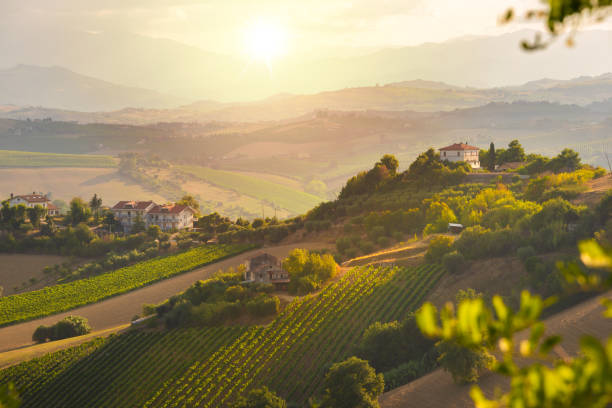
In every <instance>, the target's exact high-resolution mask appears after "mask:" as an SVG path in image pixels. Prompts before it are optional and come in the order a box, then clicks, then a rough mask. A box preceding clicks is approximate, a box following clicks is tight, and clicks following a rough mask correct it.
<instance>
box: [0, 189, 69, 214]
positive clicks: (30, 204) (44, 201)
mask: <svg viewBox="0 0 612 408" xmlns="http://www.w3.org/2000/svg"><path fill="white" fill-rule="evenodd" d="M8 202H9V205H10V206H11V207H15V206H17V205H24V206H26V207H27V208H34V207H36V206H37V205H39V206H41V207H42V208H44V209H45V210H47V214H49V215H52V216H53V215H58V214H59V210H58V208H57V207H56V206H54V205H53V204H51V201H50V200H49V199H48V198H47V196H46V195H45V194H42V193H38V194H37V193H36V192H33V193H32V194H24V195H13V193H11V198H9V200H8Z"/></svg>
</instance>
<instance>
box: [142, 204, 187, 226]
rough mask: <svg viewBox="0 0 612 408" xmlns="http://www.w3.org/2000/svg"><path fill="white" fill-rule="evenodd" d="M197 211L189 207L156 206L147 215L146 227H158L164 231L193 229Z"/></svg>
mask: <svg viewBox="0 0 612 408" xmlns="http://www.w3.org/2000/svg"><path fill="white" fill-rule="evenodd" d="M194 215H195V211H194V210H193V209H192V208H191V207H189V206H187V205H177V204H168V205H156V206H154V207H153V208H151V209H150V210H149V211H148V212H147V215H146V218H145V224H146V226H147V227H148V226H150V225H157V226H159V228H161V230H162V231H175V230H181V229H185V228H192V227H193V222H194V219H193V216H194Z"/></svg>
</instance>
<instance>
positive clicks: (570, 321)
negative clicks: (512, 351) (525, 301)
mask: <svg viewBox="0 0 612 408" xmlns="http://www.w3.org/2000/svg"><path fill="white" fill-rule="evenodd" d="M602 298H606V299H612V292H608V293H607V294H605V295H604V296H602ZM600 299H601V298H595V299H591V300H588V301H586V302H584V303H581V304H579V305H577V306H574V307H572V308H569V309H567V310H565V311H563V312H561V313H558V314H556V315H555V316H553V317H550V318H548V319H547V320H546V321H545V324H546V327H547V330H548V331H549V332H550V333H555V334H560V335H561V336H562V337H563V342H562V343H561V345H560V346H558V347H557V348H556V349H555V357H557V358H565V357H566V356H567V355H570V356H575V355H576V351H577V350H578V347H579V339H580V337H582V336H583V335H592V336H595V337H597V338H599V339H600V340H604V341H605V339H606V338H607V337H608V336H609V335H610V333H611V332H612V321H610V319H606V318H604V317H603V316H602V312H603V307H602V305H601V302H600ZM522 337H526V336H525V335H524V336H522ZM478 385H479V386H480V387H481V388H482V389H483V391H484V393H485V395H487V396H488V397H489V398H491V397H492V396H493V395H494V392H495V388H497V387H499V388H502V389H507V387H508V383H507V380H506V379H505V378H503V377H500V376H497V375H494V374H486V375H484V376H483V377H481V379H480V380H479V381H478ZM469 391H470V386H469V385H456V384H455V383H453V380H452V378H451V376H450V374H448V373H445V372H444V371H442V370H437V371H435V372H433V373H431V374H429V375H427V376H425V377H423V378H420V379H418V380H415V381H413V382H411V383H410V384H407V385H405V386H403V387H400V388H397V389H395V390H392V391H390V392H387V393H385V394H383V395H382V396H381V397H380V405H381V407H382V408H400V407H401V408H411V407H415V408H416V407H418V408H429V407H431V408H434V407H435V408H438V407H454V408H464V407H465V408H468V407H473V406H474V402H473V401H472V399H471V398H470V396H469Z"/></svg>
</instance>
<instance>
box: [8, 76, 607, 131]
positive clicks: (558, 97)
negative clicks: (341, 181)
mask: <svg viewBox="0 0 612 408" xmlns="http://www.w3.org/2000/svg"><path fill="white" fill-rule="evenodd" d="M49 70H51V71H58V72H61V73H64V74H66V75H67V77H69V78H78V79H81V78H83V77H80V76H77V75H73V76H70V75H68V74H67V73H66V71H65V70H61V69H57V68H53V69H49ZM19 71H26V72H29V73H40V72H43V73H45V74H46V73H47V69H35V68H33V67H20V69H19ZM26 77H27V76H23V78H26ZM47 77H48V76H45V78H47ZM0 78H2V75H1V74H0ZM87 80H88V81H86V82H85V84H86V85H83V83H82V82H79V81H77V82H76V83H75V84H72V85H69V84H65V85H64V86H59V85H57V81H55V82H48V83H47V84H46V85H45V83H41V85H40V88H41V89H45V86H46V87H47V88H50V89H51V90H54V89H55V90H56V92H55V93H52V92H51V91H47V95H41V97H42V98H44V97H46V98H51V97H52V95H54V96H56V97H58V98H60V99H62V98H63V97H66V96H67V93H66V92H60V91H58V89H77V90H83V91H84V92H83V93H79V94H78V95H79V97H80V100H81V101H80V102H78V101H77V99H79V98H76V97H74V98H71V99H70V100H71V101H72V102H70V104H77V103H80V104H81V106H94V105H96V104H101V103H103V102H105V103H120V101H122V100H128V99H130V98H131V100H140V101H142V100H143V98H146V97H147V96H148V95H151V96H150V99H148V100H149V101H153V100H158V101H160V102H159V103H162V102H163V101H164V100H163V99H161V98H162V97H161V95H159V94H157V93H152V91H145V90H141V89H135V90H132V89H130V88H125V87H119V86H117V87H114V86H112V85H111V84H107V83H105V82H100V81H95V80H92V79H90V78H88V79H87ZM25 81H28V82H38V81H50V79H44V78H43V79H36V78H34V79H30V80H28V79H22V82H25ZM1 82H2V81H1V80H0V83H1ZM17 82H18V81H17V80H13V81H12V84H13V86H14V88H18V87H19V85H18V84H17ZM54 83H55V84H56V85H55V86H54V85H53V84H54ZM100 84H102V85H105V87H103V86H102V85H100ZM86 90H89V91H86ZM98 90H104V92H98ZM122 93H126V94H128V95H127V96H125V97H124V98H123V99H114V97H117V98H119V96H118V95H122ZM9 94H10V93H9ZM99 94H103V95H107V94H112V95H114V97H112V98H111V97H109V99H108V100H107V99H104V98H103V99H102V101H100V100H99V99H92V100H88V99H87V98H88V97H90V98H94V96H95V95H99ZM4 95H6V93H5V94H2V93H0V98H1V97H3V96H4ZM156 97H157V99H155V98H156ZM21 98H22V100H24V99H25V98H30V99H31V100H36V98H37V94H34V95H21ZM160 99H161V100H160ZM62 100H64V99H62ZM167 100H172V98H170V97H169V98H168V99H167ZM519 101H520V102H547V103H549V104H563V105H579V106H582V107H588V108H589V109H590V110H592V111H596V112H600V113H607V112H610V104H611V103H612V102H611V101H612V74H603V75H599V76H596V77H579V78H576V79H572V80H551V79H545V80H539V81H532V82H528V83H526V84H524V85H521V86H514V87H505V88H491V89H479V88H467V87H458V86H453V85H448V84H445V83H442V82H432V81H424V80H415V81H404V82H399V83H392V84H388V85H385V86H374V87H360V88H346V89H341V90H337V91H329V92H321V93H317V94H311V95H292V94H280V95H276V96H274V97H270V98H266V99H262V100H259V101H254V102H243V103H220V102H215V101H199V102H195V103H191V104H188V105H183V106H180V107H177V108H172V109H170V108H168V109H144V108H124V109H120V110H115V111H110V112H109V111H100V112H79V111H76V110H72V109H69V108H68V109H52V108H44V107H31V106H30V107H28V106H26V107H18V106H3V107H0V117H5V118H12V119H22V120H24V119H28V118H29V119H43V118H51V119H53V120H62V121H76V122H79V123H93V122H97V123H115V124H132V125H138V124H141V125H142V124H152V123H158V122H213V121H217V122H260V121H277V120H286V119H291V118H295V117H300V116H305V115H312V114H313V113H315V112H317V111H325V110H332V111H397V112H401V111H410V112H439V111H453V110H455V109H465V108H473V107H479V106H484V105H487V104H489V103H512V102H519ZM62 103H63V104H64V105H68V104H69V103H68V101H66V100H64V102H62ZM141 106H142V105H141ZM517 106H518V105H517ZM581 115H582V113H581ZM462 116H465V115H463V114H462Z"/></svg>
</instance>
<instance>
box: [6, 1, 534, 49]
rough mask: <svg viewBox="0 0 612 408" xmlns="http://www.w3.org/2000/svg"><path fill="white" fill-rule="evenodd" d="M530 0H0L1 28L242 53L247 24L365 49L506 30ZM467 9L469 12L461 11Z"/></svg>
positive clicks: (290, 42)
mask: <svg viewBox="0 0 612 408" xmlns="http://www.w3.org/2000/svg"><path fill="white" fill-rule="evenodd" d="M510 6H512V7H515V8H516V9H518V10H521V9H524V8H526V7H528V6H536V7H537V6H539V2H538V1H537V0H463V1H457V0H352V1H351V0H302V1H293V0H200V1H197V0H104V1H93V0H52V1H49V0H2V2H0V24H2V25H4V27H5V29H10V28H11V27H14V28H15V29H16V30H19V29H22V28H23V27H28V28H29V29H32V30H39V31H41V32H44V30H47V29H57V28H61V27H71V28H73V29H75V30H81V31H86V32H94V33H96V32H109V31H113V32H116V31H127V32H131V33H137V34H141V35H145V36H151V37H155V38H168V39H173V40H176V41H180V42H183V43H185V44H188V45H192V46H196V47H199V48H202V49H204V50H207V51H214V52H217V53H222V54H228V55H232V56H235V57H236V56H244V54H245V53H248V49H247V48H248V44H245V43H248V39H247V40H245V37H247V38H248V36H249V35H250V34H251V33H250V32H249V30H250V27H252V26H253V25H254V24H263V25H271V26H274V27H276V29H277V30H279V31H281V32H282V36H283V37H286V38H284V42H285V43H286V44H285V45H286V46H285V47H284V48H285V50H284V53H285V54H289V55H297V54H299V55H316V56H319V55H320V54H325V53H327V54H333V55H338V53H340V54H351V53H359V52H369V51H371V50H373V49H379V48H384V47H398V46H406V45H417V44H421V43H425V42H441V41H445V40H448V39H451V38H456V37H461V36H469V35H490V34H498V33H502V32H506V31H510V30H516V29H517V28H520V27H517V26H516V25H515V26H513V27H508V26H504V27H500V26H499V25H498V24H497V19H498V17H499V16H500V15H501V14H502V13H503V12H504V11H505V10H506V9H507V8H508V7H510ZM466 10H467V11H469V12H466Z"/></svg>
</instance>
